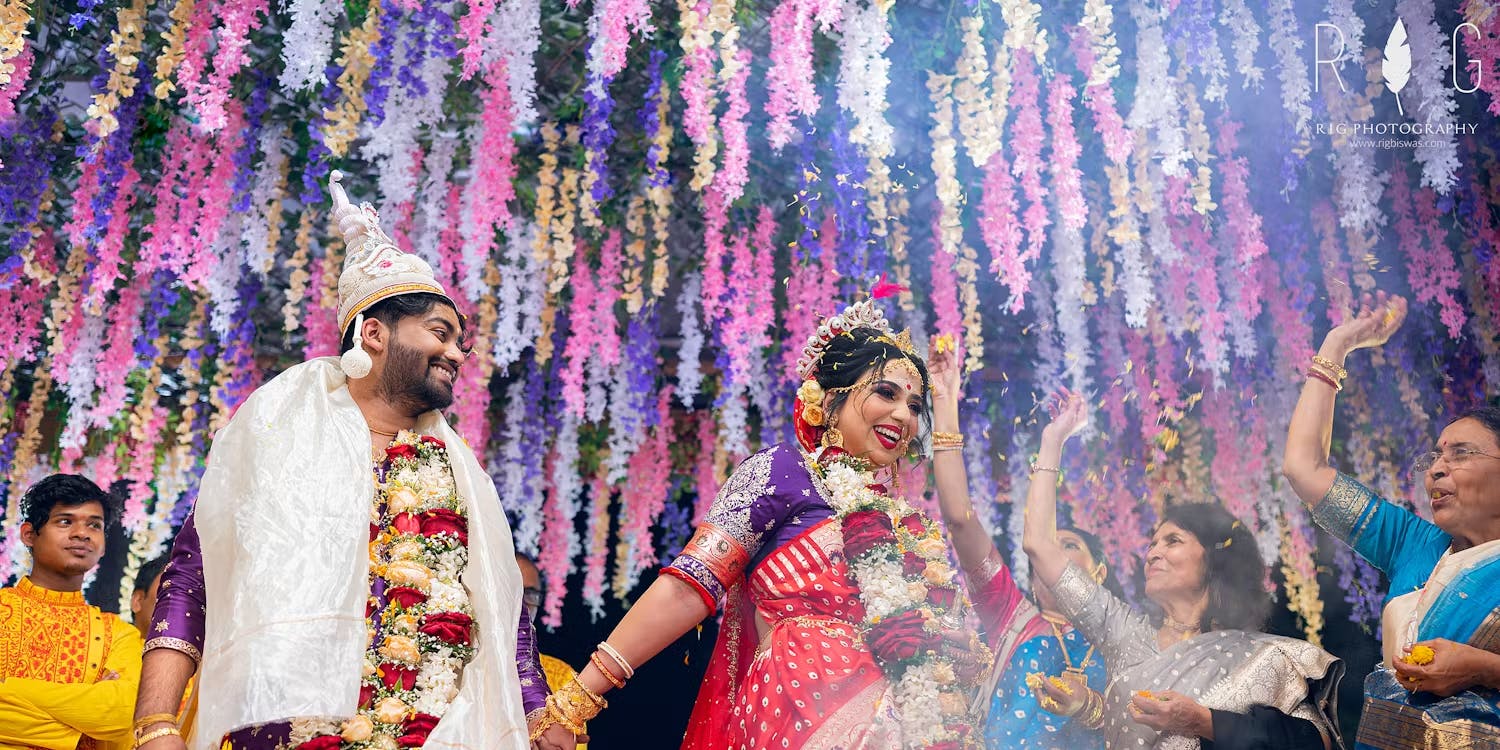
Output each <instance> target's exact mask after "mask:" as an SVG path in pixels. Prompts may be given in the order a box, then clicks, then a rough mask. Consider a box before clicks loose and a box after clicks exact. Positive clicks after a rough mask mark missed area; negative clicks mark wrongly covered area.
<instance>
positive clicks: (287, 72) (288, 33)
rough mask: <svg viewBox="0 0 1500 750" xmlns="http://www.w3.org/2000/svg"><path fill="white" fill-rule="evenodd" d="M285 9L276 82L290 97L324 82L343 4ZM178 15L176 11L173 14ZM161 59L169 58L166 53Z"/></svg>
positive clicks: (316, 2) (308, 1)
mask: <svg viewBox="0 0 1500 750" xmlns="http://www.w3.org/2000/svg"><path fill="white" fill-rule="evenodd" d="M193 2H194V0H177V7H178V8H181V7H182V6H183V5H187V6H189V7H191V6H192V4H193ZM283 7H284V8H285V9H286V13H287V16H289V17H290V18H291V23H290V24H288V25H287V27H286V29H285V30H284V31H283V32H282V37H281V59H282V62H283V63H284V66H283V67H282V69H281V75H280V77H279V78H278V79H277V82H278V83H279V84H280V85H281V90H282V91H285V92H287V93H288V94H294V93H296V92H298V91H310V90H311V89H312V88H313V87H315V86H317V85H318V83H319V82H320V81H321V80H322V78H323V66H324V65H325V64H326V63H327V62H328V59H329V58H330V57H332V56H333V27H334V24H335V23H336V22H337V21H338V17H339V14H340V13H341V12H342V11H343V10H344V5H343V3H341V2H339V1H338V0H286V1H285V3H284V5H283ZM176 12H177V11H176V10H175V9H174V10H173V13H174V14H175V13H176ZM174 18H175V15H174ZM176 28H177V27H176V26H174V27H173V31H176ZM162 56H163V57H166V53H165V52H163V53H162ZM157 79H158V80H161V81H166V80H167V77H166V75H165V74H163V73H162V72H161V71H160V70H159V69H158V72H157ZM168 85H170V84H168Z"/></svg>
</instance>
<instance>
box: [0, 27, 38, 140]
mask: <svg viewBox="0 0 1500 750" xmlns="http://www.w3.org/2000/svg"><path fill="white" fill-rule="evenodd" d="M35 61H36V56H35V55H33V54H32V53H31V47H30V46H26V47H23V48H21V54H19V55H16V56H15V57H12V58H11V59H10V60H8V61H6V62H7V63H8V64H10V65H11V66H12V67H13V68H14V69H13V70H12V71H11V72H10V81H8V82H7V83H5V84H4V85H0V123H4V122H6V121H8V120H10V119H11V118H12V117H15V116H16V99H17V98H18V97H20V96H21V92H22V91H25V90H26V80H27V79H28V78H30V77H31V66H32V63H34V62H35Z"/></svg>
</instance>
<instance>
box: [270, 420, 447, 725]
mask: <svg viewBox="0 0 1500 750" xmlns="http://www.w3.org/2000/svg"><path fill="white" fill-rule="evenodd" d="M383 469H384V481H382V482H381V483H379V485H378V489H377V491H376V494H375V503H374V505H373V506H371V509H370V535H371V541H370V576H371V579H372V583H373V581H374V579H376V578H379V579H381V580H383V581H384V582H385V584H386V589H385V597H386V604H385V606H384V607H383V608H381V609H378V610H377V609H376V608H375V607H376V602H375V600H374V599H373V598H372V599H371V601H370V605H369V608H368V614H367V615H366V619H367V625H368V627H369V630H370V637H371V641H370V646H369V648H368V650H367V651H366V653H365V667H364V679H363V682H362V684H361V686H360V690H359V713H358V714H356V715H355V716H354V717H352V718H350V719H348V720H346V721H344V722H343V724H342V725H340V726H337V727H335V728H332V730H331V732H332V733H327V734H322V733H320V734H321V736H318V737H313V738H310V739H307V740H305V741H303V742H302V743H301V744H300V745H299V746H298V747H299V750H334V749H335V748H351V749H353V748H361V749H362V748H389V747H393V746H396V745H399V746H401V747H420V746H421V745H422V743H424V742H425V741H426V739H427V734H428V733H429V732H431V731H432V729H433V727H435V726H437V723H438V720H439V719H441V718H442V717H443V714H444V713H446V712H447V710H448V706H449V704H451V703H452V702H453V698H454V697H455V696H456V695H458V678H459V672H460V671H461V670H462V669H463V666H464V664H466V663H467V662H468V661H469V659H470V658H472V657H473V655H474V646H473V643H472V637H473V627H474V616H473V608H472V607H471V606H470V604H469V595H468V592H467V591H465V590H464V586H463V583H462V582H461V580H460V579H461V577H462V575H463V571H464V568H465V567H466V566H467V565H468V562H469V523H468V518H467V516H466V514H465V511H464V502H463V499H462V498H461V497H459V494H458V487H457V485H456V484H454V481H453V470H452V468H451V467H450V465H449V463H448V450H447V446H445V445H444V444H443V441H441V440H439V439H437V438H435V437H431V436H428V435H417V434H416V433H413V432H410V431H406V430H403V431H402V432H401V433H400V434H399V435H397V436H396V439H395V440H394V441H392V442H391V445H390V446H389V447H388V448H386V458H385V462H384V466H383ZM371 591H372V592H373V591H374V587H373V586H372V587H371ZM324 731H329V730H327V729H325V730H324ZM299 739H300V738H299Z"/></svg>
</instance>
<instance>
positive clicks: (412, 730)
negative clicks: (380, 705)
mask: <svg viewBox="0 0 1500 750" xmlns="http://www.w3.org/2000/svg"><path fill="white" fill-rule="evenodd" d="M437 723H438V718H437V717H436V716H433V715H432V714H420V713H419V714H416V715H414V716H412V717H411V718H410V719H407V720H406V721H404V722H402V724H401V732H402V734H401V736H400V737H397V738H396V744H398V745H400V746H402V747H421V746H422V745H423V744H425V743H426V742H427V735H429V734H432V730H433V728H434V727H436V726H437Z"/></svg>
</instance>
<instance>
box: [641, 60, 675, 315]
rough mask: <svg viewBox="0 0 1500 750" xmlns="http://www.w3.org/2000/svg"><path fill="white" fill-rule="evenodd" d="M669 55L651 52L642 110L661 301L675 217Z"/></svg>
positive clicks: (655, 281) (654, 291) (654, 285)
mask: <svg viewBox="0 0 1500 750" xmlns="http://www.w3.org/2000/svg"><path fill="white" fill-rule="evenodd" d="M666 57H667V54H666V53H665V52H662V51H661V50H655V49H654V50H651V55H650V59H649V62H648V64H647V70H646V73H647V76H648V78H649V79H650V84H649V85H648V87H647V89H646V96H645V102H646V103H645V104H644V105H643V106H642V107H641V112H640V122H641V129H642V130H643V131H645V132H646V133H647V134H648V136H649V137H650V139H651V143H650V145H649V146H647V147H646V197H647V199H648V200H649V201H650V204H651V231H652V238H653V239H654V245H653V248H652V253H651V255H652V258H653V262H652V265H651V297H652V299H656V300H659V299H661V298H662V297H663V296H665V295H666V292H667V258H668V248H667V238H668V237H669V236H670V229H669V225H670V221H671V218H672V176H671V174H670V173H669V172H668V171H667V168H666V164H667V160H668V159H669V158H670V157H671V148H672V125H671V123H670V122H668V119H669V118H668V114H669V113H670V108H671V105H670V103H669V100H670V95H671V92H670V90H669V89H668V87H667V84H666V83H665V82H664V81H663V80H662V75H661V64H662V62H663V61H665V60H666Z"/></svg>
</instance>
